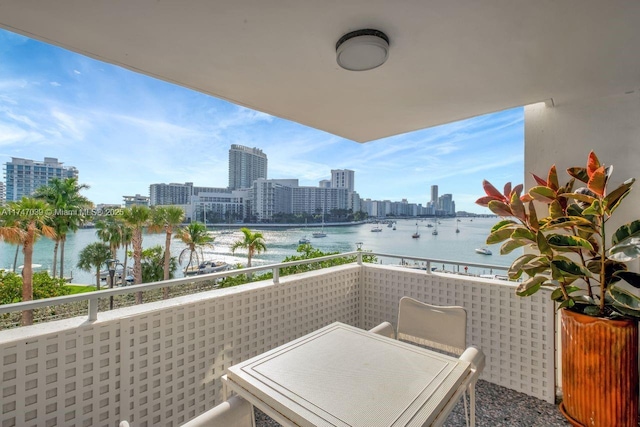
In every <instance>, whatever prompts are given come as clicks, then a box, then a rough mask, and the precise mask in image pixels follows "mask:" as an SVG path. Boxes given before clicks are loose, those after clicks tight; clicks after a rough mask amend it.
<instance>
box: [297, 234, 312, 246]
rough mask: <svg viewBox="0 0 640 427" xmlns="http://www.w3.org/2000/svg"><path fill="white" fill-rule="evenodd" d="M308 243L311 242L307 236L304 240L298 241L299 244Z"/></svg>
mask: <svg viewBox="0 0 640 427" xmlns="http://www.w3.org/2000/svg"><path fill="white" fill-rule="evenodd" d="M307 243H311V240H309V239H307V236H304V237H303V238H302V239H300V240H298V244H300V245H306V244H307Z"/></svg>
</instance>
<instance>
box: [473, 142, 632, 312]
mask: <svg viewBox="0 0 640 427" xmlns="http://www.w3.org/2000/svg"><path fill="white" fill-rule="evenodd" d="M612 171H613V167H612V166H608V167H607V166H605V165H603V164H601V163H600V161H599V159H598V157H597V156H596V155H595V153H593V152H591V153H589V157H588V160H587V164H586V167H571V168H569V169H567V173H568V174H569V176H570V180H569V182H567V183H566V184H565V185H563V186H561V185H560V184H559V181H558V174H557V171H556V167H555V165H554V166H552V167H551V168H550V170H549V173H548V175H547V178H546V179H544V178H540V177H539V176H536V175H533V178H534V179H535V181H536V184H537V185H536V186H534V187H532V188H530V189H529V190H528V191H527V192H526V193H524V194H523V186H522V185H517V186H515V187H512V186H511V183H507V184H506V185H505V186H504V190H503V191H502V192H500V191H499V190H497V189H496V188H495V187H494V186H493V185H492V184H491V183H490V182H488V181H486V180H485V181H484V182H483V188H484V191H485V193H486V196H484V197H481V198H480V199H478V200H477V201H476V203H477V204H479V205H481V206H486V207H488V208H489V209H490V210H491V211H492V212H493V213H495V214H496V215H498V216H500V217H502V218H503V219H502V220H501V221H500V222H498V223H497V224H495V225H494V226H493V228H492V229H491V233H490V234H489V236H488V237H487V244H496V243H502V246H501V248H500V253H501V254H508V253H510V252H512V251H513V250H515V249H517V248H521V247H525V248H528V250H526V251H525V253H524V255H522V256H520V257H518V258H517V259H516V260H515V261H514V262H513V263H512V265H511V267H510V269H509V277H510V278H511V279H522V283H521V284H520V285H519V286H518V287H517V289H516V294H518V295H520V296H529V295H533V294H535V293H536V292H538V291H539V290H540V289H542V288H548V289H551V290H552V293H551V298H552V299H554V300H555V301H557V302H558V303H560V308H570V309H572V310H575V311H579V312H581V313H584V314H587V315H591V316H600V317H615V316H634V317H640V298H638V297H637V296H636V295H634V293H632V292H631V289H630V288H629V286H627V285H630V286H632V287H634V288H640V274H638V273H634V272H631V271H628V269H627V265H626V264H625V262H628V261H631V260H633V259H636V258H638V257H639V256H640V220H634V221H631V222H629V223H628V224H625V225H623V226H621V227H620V228H618V229H617V230H616V231H615V232H614V233H613V234H612V235H611V237H610V239H611V240H610V243H608V238H609V237H608V235H607V233H606V231H607V227H606V224H607V222H608V221H609V220H610V219H611V218H612V216H613V214H614V212H615V211H616V209H617V208H618V207H619V206H620V203H621V202H622V200H623V199H624V198H625V197H626V196H627V195H629V193H630V192H631V186H632V185H633V183H634V181H635V179H629V180H627V181H625V182H624V183H622V184H621V185H620V186H618V187H617V188H615V189H614V190H612V191H609V190H608V188H607V184H608V181H609V177H610V176H611V173H612ZM576 182H579V183H583V184H584V186H582V187H579V188H576V189H574V185H575V184H576ZM537 202H538V203H537ZM540 203H542V204H546V206H547V212H546V216H544V217H542V216H540V217H539V216H538V213H537V212H536V208H535V207H536V204H538V205H539V204H540ZM625 283H626V285H624V284H625Z"/></svg>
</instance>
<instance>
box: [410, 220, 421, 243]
mask: <svg viewBox="0 0 640 427" xmlns="http://www.w3.org/2000/svg"><path fill="white" fill-rule="evenodd" d="M411 237H412V238H414V239H419V238H420V233H419V232H418V223H417V222H416V232H415V233H413V234H412V235H411Z"/></svg>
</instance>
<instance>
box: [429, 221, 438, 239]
mask: <svg viewBox="0 0 640 427" xmlns="http://www.w3.org/2000/svg"><path fill="white" fill-rule="evenodd" d="M438 224H440V221H437V222H436V228H434V229H433V231H432V232H431V234H433V235H434V236H437V235H438Z"/></svg>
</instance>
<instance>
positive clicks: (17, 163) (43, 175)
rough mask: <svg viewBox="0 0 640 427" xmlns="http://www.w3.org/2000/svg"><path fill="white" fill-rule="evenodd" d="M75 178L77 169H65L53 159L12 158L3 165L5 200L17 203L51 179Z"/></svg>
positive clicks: (67, 167) (70, 167) (68, 167)
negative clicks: (38, 160) (39, 160)
mask: <svg viewBox="0 0 640 427" xmlns="http://www.w3.org/2000/svg"><path fill="white" fill-rule="evenodd" d="M77 177H78V169H76V168H74V167H73V166H66V167H65V166H63V164H62V162H59V161H58V159H56V158H53V157H45V158H44V161H42V162H37V161H35V160H29V159H21V158H19V157H12V158H11V161H10V162H7V163H5V178H6V186H5V192H6V200H7V201H8V202H10V201H17V200H20V199H22V197H23V196H30V195H32V194H33V192H34V191H35V190H36V189H37V188H39V187H42V186H45V185H47V184H49V181H51V179H53V178H58V179H65V178H77Z"/></svg>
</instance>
